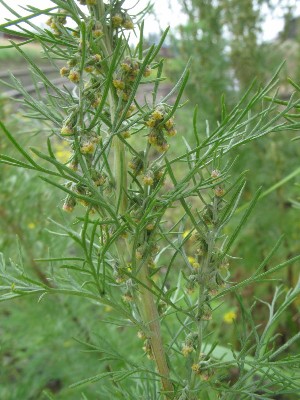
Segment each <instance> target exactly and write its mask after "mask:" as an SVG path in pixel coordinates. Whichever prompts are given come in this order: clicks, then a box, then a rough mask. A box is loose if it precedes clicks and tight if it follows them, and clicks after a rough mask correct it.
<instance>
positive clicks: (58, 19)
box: [46, 9, 67, 35]
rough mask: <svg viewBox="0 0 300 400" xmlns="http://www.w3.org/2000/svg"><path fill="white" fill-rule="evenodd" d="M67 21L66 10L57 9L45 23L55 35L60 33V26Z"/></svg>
mask: <svg viewBox="0 0 300 400" xmlns="http://www.w3.org/2000/svg"><path fill="white" fill-rule="evenodd" d="M66 23H67V16H66V10H62V9H59V10H58V14H57V15H53V16H52V17H50V18H49V19H48V20H47V21H46V24H47V25H48V26H49V27H50V28H51V29H52V31H53V33H54V34H55V35H61V29H62V26H63V25H65V24H66Z"/></svg>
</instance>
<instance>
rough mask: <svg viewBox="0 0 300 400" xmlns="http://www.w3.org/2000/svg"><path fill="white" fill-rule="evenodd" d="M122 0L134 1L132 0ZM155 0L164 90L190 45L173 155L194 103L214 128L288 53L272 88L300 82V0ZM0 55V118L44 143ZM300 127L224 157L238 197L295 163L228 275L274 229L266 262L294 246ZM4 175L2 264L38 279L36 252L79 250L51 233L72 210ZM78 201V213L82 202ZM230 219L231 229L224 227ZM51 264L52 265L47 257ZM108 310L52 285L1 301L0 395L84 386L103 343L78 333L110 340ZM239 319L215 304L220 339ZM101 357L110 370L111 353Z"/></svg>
mask: <svg viewBox="0 0 300 400" xmlns="http://www.w3.org/2000/svg"><path fill="white" fill-rule="evenodd" d="M6 3H9V2H6ZM18 3H19V4H20V5H23V6H24V5H26V4H31V5H35V6H38V3H40V2H39V1H34V0H31V1H29V0H28V1H26V0H24V1H21V0H19V1H18ZM126 3H127V4H128V7H130V6H131V5H133V4H134V3H135V1H128V2H126ZM126 3H125V4H126ZM145 3H146V2H144V1H140V3H139V5H138V7H139V8H140V9H141V8H142V7H143V6H144V5H145ZM153 3H154V4H153V9H152V14H150V15H148V16H147V18H146V20H145V27H146V29H145V33H146V42H147V43H148V44H149V45H151V44H153V43H157V42H158V41H159V39H160V35H161V30H163V29H165V28H166V26H168V25H170V26H171V30H170V33H169V35H168V37H167V40H166V42H165V45H164V46H163V49H162V52H161V54H160V57H163V58H165V70H164V76H165V78H166V79H165V81H164V83H163V84H162V89H161V90H162V92H164V91H165V92H166V91H168V90H169V89H170V88H171V87H172V85H173V84H174V83H176V82H177V81H178V78H179V77H180V74H181V73H182V71H183V69H184V67H185V65H186V63H187V62H188V60H189V59H190V58H191V57H192V61H191V75H190V80H189V83H188V85H187V88H186V91H185V100H186V101H187V102H186V104H185V106H184V107H182V108H181V109H180V110H179V111H178V114H177V117H176V123H177V130H178V133H179V134H178V136H177V137H176V141H177V142H176V143H175V144H174V145H173V146H172V148H171V150H170V152H172V154H173V155H176V152H177V151H178V152H180V153H181V152H182V151H183V148H184V147H183V146H184V142H183V140H182V137H184V138H185V139H186V140H187V141H190V142H193V140H194V139H193V134H192V118H193V111H194V107H195V105H196V104H198V107H199V112H198V119H199V120H198V123H199V126H200V132H201V131H203V133H202V135H203V137H204V136H205V129H206V126H207V124H208V125H209V126H210V127H211V129H214V127H216V125H217V123H218V120H219V119H220V115H221V101H220V99H221V97H222V96H224V98H225V102H226V105H227V109H228V110H230V109H232V107H233V106H234V105H235V103H236V102H237V101H238V99H239V98H240V97H241V96H242V95H243V94H244V93H245V91H246V90H247V88H248V87H249V86H250V84H251V83H252V81H253V80H254V79H256V84H255V85H254V88H253V93H254V90H257V89H258V88H259V86H260V85H264V84H266V83H267V82H268V81H269V80H270V79H271V77H272V75H273V73H274V72H275V71H276V69H277V68H278V66H279V65H280V63H281V62H282V61H283V60H286V63H285V65H284V67H283V69H282V72H281V75H280V80H281V85H280V89H279V92H278V96H279V97H280V98H281V99H283V100H285V99H288V98H289V96H290V95H291V93H292V90H291V86H289V85H288V84H287V77H291V78H292V79H293V80H294V81H295V82H296V83H297V84H299V85H300V68H299V67H300V7H299V4H297V3H299V2H297V1H280V0H278V1H272V0H256V1H254V0H215V1H208V0H172V1H171V2H162V1H154V2H153ZM48 6H51V2H50V1H44V2H43V7H48ZM14 9H17V8H15V7H14ZM19 12H20V13H21V15H24V14H25V13H26V11H24V10H22V9H20V10H19ZM0 17H1V22H2V23H4V22H5V18H10V14H9V13H8V12H7V11H5V8H4V7H3V5H0ZM35 23H36V24H38V25H39V26H41V27H43V26H45V18H42V17H39V18H38V19H37V20H36V21H35ZM9 40H14V41H16V42H18V41H22V38H21V37H16V36H11V35H9V34H2V36H0V44H1V45H2V46H3V45H6V44H9ZM131 41H132V45H134V43H136V38H135V37H134V35H133V36H132V38H131ZM23 49H26V53H27V54H28V55H30V57H31V58H32V60H33V61H34V62H36V63H37V64H38V65H39V66H40V67H41V69H43V70H44V71H45V72H47V76H48V77H49V79H51V80H53V81H54V82H55V84H57V85H59V84H61V83H62V82H61V80H60V77H59V65H58V66H54V65H49V62H48V61H46V59H43V55H42V53H41V49H40V48H39V46H38V44H30V45H26V46H25V47H24V48H23ZM0 62H1V71H0V78H1V83H0V86H1V97H0V118H1V120H2V122H4V123H5V125H6V126H7V127H8V129H9V130H10V131H11V132H12V133H13V134H14V135H15V137H16V138H17V140H18V141H19V142H20V143H21V144H22V146H37V147H40V148H41V147H44V146H46V140H45V139H46V134H45V126H44V125H43V124H42V123H41V122H39V120H32V119H28V118H26V116H25V115H24V108H23V106H20V104H19V103H18V99H20V97H19V94H17V92H16V91H15V89H14V88H13V87H10V86H9V85H10V82H11V78H10V76H9V71H11V72H12V73H13V74H14V75H15V76H16V78H17V79H19V80H20V81H21V82H22V83H23V84H24V85H25V86H26V87H27V89H28V90H29V91H32V93H33V92H34V89H35V86H34V85H33V82H32V76H31V73H30V71H29V68H28V64H27V63H26V61H25V60H24V59H23V58H22V57H21V55H20V54H19V53H18V52H17V51H16V50H15V49H11V48H1V49H0ZM145 90H147V88H146V89H145ZM297 135H299V133H298V134H297V133H296V134H293V133H291V132H286V133H285V134H282V133H281V134H280V135H279V134H278V135H276V134H271V135H269V136H267V137H265V138H263V139H262V140H260V141H256V142H254V143H251V144H248V145H247V146H245V147H243V148H240V149H239V150H238V152H236V154H233V153H232V154H231V160H233V159H235V158H236V157H237V158H236V162H235V167H234V169H233V170H232V180H234V177H236V176H238V175H239V174H240V173H241V172H242V171H245V170H247V174H246V178H247V186H246V191H245V193H244V197H243V199H242V204H244V203H246V202H247V201H249V200H251V198H252V197H253V195H254V193H255V191H256V190H257V188H258V187H262V188H263V190H267V189H268V188H270V187H272V185H275V184H276V183H278V182H280V181H281V180H283V179H284V178H286V177H288V176H289V175H290V174H293V179H290V180H288V182H287V183H286V184H284V185H281V186H279V187H278V188H277V189H276V190H274V191H272V192H271V193H270V194H269V195H268V196H266V197H265V198H264V199H262V200H261V201H259V203H258V204H257V206H256V208H255V211H254V214H253V215H252V218H251V219H250V220H249V222H248V223H247V227H246V229H244V231H243V232H242V235H241V236H240V239H239V241H237V242H236V245H235V248H233V249H232V255H233V256H234V257H236V258H237V259H236V260H233V261H232V265H231V273H232V280H233V281H238V280H241V279H243V278H246V277H247V276H249V275H251V273H252V272H253V271H254V270H255V268H257V266H258V265H259V264H260V261H261V260H262V259H263V258H264V257H266V255H267V253H268V252H269V251H270V249H271V248H272V246H273V245H274V244H275V242H276V241H277V239H278V238H279V237H280V236H281V235H282V234H284V235H285V236H284V241H283V245H282V246H281V248H280V249H279V251H278V252H277V253H276V255H275V257H274V258H273V263H272V265H275V263H279V262H284V261H285V260H288V259H289V258H292V257H293V256H295V255H298V254H299V252H300V240H299V236H300V235H299V231H300V223H299V221H300V218H299V215H300V209H299V204H298V201H299V190H300V189H299V181H300V176H299V175H298V172H299V173H300V170H299V171H298V169H299V167H300V165H299V155H300V148H299V144H298V143H299V142H297V141H296V142H293V141H292V139H293V138H294V136H297ZM176 149H177V150H176ZM0 150H1V153H4V154H9V155H11V156H15V157H16V158H19V155H17V154H16V152H15V150H14V149H13V148H12V146H11V145H10V143H9V142H8V141H7V139H6V138H4V136H3V135H1V136H0ZM55 151H56V156H57V157H58V158H59V159H60V160H61V161H62V162H66V161H67V160H68V157H69V154H70V153H69V149H68V144H67V143H65V142H60V141H57V142H56V144H55ZM0 179H1V185H0V252H2V253H3V254H4V256H3V257H5V259H6V261H7V263H8V265H9V263H10V260H11V262H13V263H17V264H23V265H24V266H25V267H26V270H27V271H28V273H31V274H32V276H35V277H37V276H38V277H39V279H41V280H43V281H45V282H46V272H45V270H44V265H43V263H42V262H39V261H36V260H37V259H40V258H46V257H49V256H50V257H55V256H59V255H61V254H62V253H63V254H65V255H67V254H71V255H74V254H75V255H76V252H77V249H76V248H74V245H73V244H72V243H69V241H68V239H67V238H64V237H62V236H57V235H55V234H53V233H52V231H55V230H56V228H55V226H54V225H53V223H52V220H55V221H58V222H59V223H62V224H70V223H72V220H73V216H71V217H69V216H68V215H65V214H63V213H62V212H61V207H62V204H63V194H62V193H61V192H59V191H58V190H56V189H55V188H53V187H50V186H48V185H47V184H46V183H45V182H43V181H41V180H40V179H39V177H38V176H37V175H36V174H35V173H32V172H30V171H26V170H19V169H16V168H13V167H9V166H6V165H1V169H0ZM77 212H79V213H80V210H79V211H77ZM227 229H228V233H230V230H231V227H230V226H228V227H227ZM2 260H3V259H2ZM0 262H1V259H0ZM268 267H271V264H270V265H267V267H266V268H268ZM53 268H56V266H55V265H53ZM298 271H299V265H298V266H297V265H289V266H288V268H287V269H285V270H283V271H282V272H281V273H280V276H278V277H276V278H280V280H281V281H282V282H283V284H284V285H285V286H286V287H291V286H293V285H294V284H295V283H296V280H297V278H298V274H299V272H298ZM254 289H255V296H257V297H261V298H263V299H264V300H267V301H270V299H271V297H272V294H273V290H274V286H273V285H272V286H271V284H270V286H268V284H266V285H265V286H263V287H262V288H247V289H246V290H245V292H244V295H245V298H249V305H250V304H252V302H253V296H254ZM299 306H300V301H299V302H295V303H293V304H292V306H291V308H290V312H289V314H287V315H286V317H285V320H281V321H280V322H279V323H278V331H279V332H280V334H281V335H280V338H279V341H281V342H282V343H284V341H285V339H286V337H287V336H292V334H295V333H296V332H298V331H299V328H300V314H299ZM257 307H258V310H257V311H258V313H257V314H258V323H259V322H260V321H262V322H263V321H264V319H265V318H266V314H264V312H265V311H266V310H265V309H262V310H260V309H259V307H260V306H257ZM230 313H231V314H230ZM91 316H93V318H91ZM230 316H231V317H230ZM110 318H112V317H111V310H109V309H101V310H99V308H98V307H96V306H95V305H93V304H82V302H80V301H79V300H77V299H73V298H70V299H61V298H59V297H52V298H51V299H44V300H42V301H41V302H37V299H34V298H28V299H24V298H22V299H21V300H14V301H11V302H9V303H2V304H1V305H0V362H1V368H0V399H7V400H21V399H22V400H23V399H32V400H35V399H44V398H52V397H47V396H48V395H49V396H53V398H55V399H56V398H57V399H74V398H78V399H79V398H83V397H81V392H82V390H81V389H68V387H69V385H70V384H72V383H73V382H74V381H77V380H79V379H83V378H85V377H87V376H89V375H95V374H96V373H98V372H101V371H103V365H99V361H98V360H99V356H100V353H99V352H98V353H97V351H94V352H83V351H82V350H83V348H84V349H86V350H88V349H89V350H91V349H90V348H89V347H88V345H86V346H85V345H83V344H82V343H78V341H76V340H75V339H74V338H77V339H79V340H81V341H83V342H87V343H89V344H91V343H97V344H99V343H102V344H103V343H105V337H108V336H109V337H110V338H111V341H110V344H107V346H108V345H110V346H111V347H112V348H114V346H115V347H118V346H119V345H120V333H121V329H122V328H111V327H110V326H109V325H108V324H105V323H104V322H102V323H101V324H100V323H99V322H100V321H103V320H109V319H110ZM233 320H235V321H236V323H237V324H236V325H235V324H233ZM220 321H221V322H220ZM41 322H42V323H41ZM238 322H239V315H238V310H237V309H236V308H235V303H234V299H232V303H230V302H229V303H228V304H227V305H226V306H224V307H221V308H220V309H218V311H217V312H216V316H215V317H214V320H213V322H212V326H213V327H215V329H217V328H218V329H220V327H221V328H222V333H221V332H220V336H223V339H224V341H225V342H226V341H227V342H228V341H229V340H230V341H231V342H234V339H232V338H233V337H234V332H235V330H236V329H238ZM133 336H134V335H132V338H130V335H128V337H129V339H128V342H127V343H126V346H129V347H130V348H131V349H132V350H131V353H132V357H134V354H135V351H136V354H139V356H142V354H141V349H140V345H139V344H136V340H135V337H133ZM295 351H299V349H297V347H296V344H295ZM105 368H107V369H108V370H109V365H108V366H105ZM45 393H48V395H46V394H45ZM84 393H85V395H86V396H87V397H88V398H91V399H94V398H96V397H95V395H98V394H99V395H100V394H101V390H100V388H99V386H97V385H94V386H93V385H90V386H88V387H86V388H85V389H84ZM74 396H75V397H74ZM89 396H91V397H89ZM97 398H101V397H97ZM287 398H288V397H287Z"/></svg>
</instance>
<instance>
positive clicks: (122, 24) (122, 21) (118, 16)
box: [111, 11, 134, 30]
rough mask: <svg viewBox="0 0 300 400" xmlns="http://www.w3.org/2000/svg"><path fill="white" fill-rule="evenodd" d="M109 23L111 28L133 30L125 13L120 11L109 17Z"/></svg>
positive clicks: (129, 18)
mask: <svg viewBox="0 0 300 400" xmlns="http://www.w3.org/2000/svg"><path fill="white" fill-rule="evenodd" d="M111 23H112V26H113V28H116V29H117V28H124V29H128V30H131V29H134V24H133V22H132V19H131V17H130V16H129V14H128V13H127V12H124V11H120V12H117V13H115V14H113V15H112V16H111Z"/></svg>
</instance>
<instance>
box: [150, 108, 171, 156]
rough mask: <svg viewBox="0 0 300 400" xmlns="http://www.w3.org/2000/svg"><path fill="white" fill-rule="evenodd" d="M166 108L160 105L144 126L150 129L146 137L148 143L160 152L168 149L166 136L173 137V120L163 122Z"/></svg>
mask: <svg viewBox="0 0 300 400" xmlns="http://www.w3.org/2000/svg"><path fill="white" fill-rule="evenodd" d="M167 111H168V109H167V107H165V106H163V105H160V106H158V107H156V108H155V110H154V111H153V112H152V113H151V114H150V117H149V118H148V119H147V120H146V121H145V124H146V125H147V126H148V127H149V128H150V129H151V130H150V133H149V135H148V142H149V143H150V144H151V145H152V146H154V147H155V148H156V150H158V151H160V152H165V151H167V150H168V148H169V144H168V142H167V140H166V136H169V137H172V136H175V135H176V133H177V131H176V129H175V123H174V119H173V118H170V119H168V120H167V121H165V122H164V123H163V121H164V118H165V117H166V116H167Z"/></svg>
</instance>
